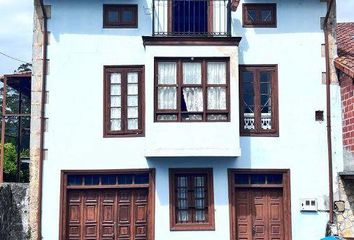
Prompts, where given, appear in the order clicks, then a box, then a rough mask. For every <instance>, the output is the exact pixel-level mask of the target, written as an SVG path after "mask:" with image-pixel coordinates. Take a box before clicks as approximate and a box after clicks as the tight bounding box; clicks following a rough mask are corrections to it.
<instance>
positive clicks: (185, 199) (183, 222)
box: [170, 169, 214, 230]
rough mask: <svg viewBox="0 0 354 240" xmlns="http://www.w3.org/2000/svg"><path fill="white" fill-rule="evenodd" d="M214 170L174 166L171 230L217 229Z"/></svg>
mask: <svg viewBox="0 0 354 240" xmlns="http://www.w3.org/2000/svg"><path fill="white" fill-rule="evenodd" d="M212 177H213V176H212V170H211V169H170V207H171V208H170V209H171V212H170V214H171V215H170V218H171V230H213V229H214V200H213V194H214V193H213V183H212Z"/></svg>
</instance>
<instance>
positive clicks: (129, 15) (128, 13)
mask: <svg viewBox="0 0 354 240" xmlns="http://www.w3.org/2000/svg"><path fill="white" fill-rule="evenodd" d="M133 19H134V13H133V10H129V9H126V10H123V14H122V21H123V22H128V23H129V22H132V21H133Z"/></svg>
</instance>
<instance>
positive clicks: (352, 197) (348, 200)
mask: <svg viewBox="0 0 354 240" xmlns="http://www.w3.org/2000/svg"><path fill="white" fill-rule="evenodd" d="M353 186H354V179H346V180H343V179H340V180H339V197H340V200H342V201H344V202H345V211H344V212H343V213H336V220H337V227H338V234H339V236H342V237H346V238H353V237H354V188H353Z"/></svg>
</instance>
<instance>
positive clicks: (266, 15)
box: [243, 3, 277, 27]
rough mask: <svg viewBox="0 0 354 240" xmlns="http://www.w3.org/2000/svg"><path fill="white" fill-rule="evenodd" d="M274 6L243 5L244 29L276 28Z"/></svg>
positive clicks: (265, 4) (266, 4)
mask: <svg viewBox="0 0 354 240" xmlns="http://www.w3.org/2000/svg"><path fill="white" fill-rule="evenodd" d="M276 25H277V22H276V4H273V3H260V4H258V3H244V4H243V26H244V27H276Z"/></svg>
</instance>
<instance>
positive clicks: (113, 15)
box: [108, 10, 119, 23]
mask: <svg viewBox="0 0 354 240" xmlns="http://www.w3.org/2000/svg"><path fill="white" fill-rule="evenodd" d="M118 21H119V13H118V11H116V10H109V11H108V22H109V23H117V22H118Z"/></svg>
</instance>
